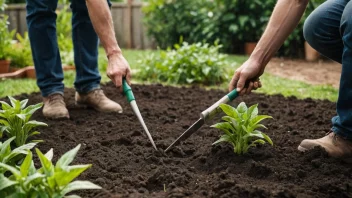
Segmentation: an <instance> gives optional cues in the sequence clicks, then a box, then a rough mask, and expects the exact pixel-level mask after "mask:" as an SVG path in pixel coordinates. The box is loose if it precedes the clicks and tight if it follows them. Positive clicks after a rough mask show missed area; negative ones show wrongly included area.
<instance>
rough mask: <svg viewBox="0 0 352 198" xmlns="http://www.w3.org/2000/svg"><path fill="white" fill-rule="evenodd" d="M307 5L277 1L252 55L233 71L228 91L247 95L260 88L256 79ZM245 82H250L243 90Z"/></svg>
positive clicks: (304, 0)
mask: <svg viewBox="0 0 352 198" xmlns="http://www.w3.org/2000/svg"><path fill="white" fill-rule="evenodd" d="M307 4H308V0H278V2H277V4H276V6H275V8H274V11H273V13H272V15H271V17H270V20H269V23H268V25H267V28H266V29H265V31H264V33H263V35H262V37H261V38H260V40H259V42H258V44H257V46H256V48H255V49H254V51H253V53H252V54H251V56H250V57H249V59H248V60H247V61H246V62H245V63H243V65H242V66H241V67H239V68H238V69H237V70H236V71H235V73H234V75H233V77H232V80H231V82H230V85H229V90H233V89H234V88H236V89H237V91H238V92H240V94H241V95H242V94H245V93H247V94H248V93H250V92H251V90H252V89H253V88H257V87H260V86H261V85H260V82H258V80H257V79H258V78H259V77H260V76H261V75H262V74H263V73H264V69H265V67H266V65H267V64H268V62H269V61H270V59H271V58H272V57H273V56H274V54H275V53H276V52H277V50H278V49H279V48H280V47H281V45H282V44H283V43H284V41H285V40H286V38H287V37H288V36H289V35H290V33H291V32H292V31H293V30H294V28H295V27H296V26H297V24H298V23H299V21H300V19H301V17H302V15H303V13H304V10H305V9H306V7H307ZM247 81H250V82H249V83H248V86H247V87H246V88H245V84H246V82H247ZM253 81H254V82H253Z"/></svg>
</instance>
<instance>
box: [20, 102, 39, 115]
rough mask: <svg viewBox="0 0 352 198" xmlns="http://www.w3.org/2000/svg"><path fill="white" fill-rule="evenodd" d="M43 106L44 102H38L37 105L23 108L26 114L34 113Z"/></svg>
mask: <svg viewBox="0 0 352 198" xmlns="http://www.w3.org/2000/svg"><path fill="white" fill-rule="evenodd" d="M42 106H43V103H38V104H35V105H30V106H28V107H27V108H25V109H24V110H23V112H24V113H25V114H30V115H32V114H33V113H34V112H36V111H37V110H38V109H40V108H41V107H42Z"/></svg>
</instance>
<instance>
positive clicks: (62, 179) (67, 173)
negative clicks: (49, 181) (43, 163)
mask: <svg viewBox="0 0 352 198" xmlns="http://www.w3.org/2000/svg"><path fill="white" fill-rule="evenodd" d="M91 166H92V165H91V164H88V165H75V166H69V167H68V168H67V170H61V171H57V172H55V180H56V183H57V184H58V185H59V186H66V185H67V184H69V183H70V182H71V181H73V180H74V179H75V178H76V177H78V176H79V175H80V174H81V173H82V172H84V171H85V170H87V169H88V168H90V167H91Z"/></svg>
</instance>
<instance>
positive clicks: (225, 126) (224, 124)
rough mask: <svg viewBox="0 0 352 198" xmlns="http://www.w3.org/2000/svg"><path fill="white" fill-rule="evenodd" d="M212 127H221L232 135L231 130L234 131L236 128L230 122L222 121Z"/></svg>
mask: <svg viewBox="0 0 352 198" xmlns="http://www.w3.org/2000/svg"><path fill="white" fill-rule="evenodd" d="M210 127H213V128H217V129H221V130H222V131H223V132H225V133H226V134H227V135H232V133H231V131H234V130H235V129H234V128H233V127H232V125H231V124H230V123H228V122H220V123H217V124H214V125H212V126H210Z"/></svg>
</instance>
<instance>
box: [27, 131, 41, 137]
mask: <svg viewBox="0 0 352 198" xmlns="http://www.w3.org/2000/svg"><path fill="white" fill-rule="evenodd" d="M39 134H40V132H39V131H34V132H32V133H30V134H29V135H28V137H31V136H34V135H39Z"/></svg>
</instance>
